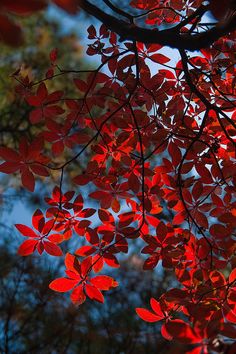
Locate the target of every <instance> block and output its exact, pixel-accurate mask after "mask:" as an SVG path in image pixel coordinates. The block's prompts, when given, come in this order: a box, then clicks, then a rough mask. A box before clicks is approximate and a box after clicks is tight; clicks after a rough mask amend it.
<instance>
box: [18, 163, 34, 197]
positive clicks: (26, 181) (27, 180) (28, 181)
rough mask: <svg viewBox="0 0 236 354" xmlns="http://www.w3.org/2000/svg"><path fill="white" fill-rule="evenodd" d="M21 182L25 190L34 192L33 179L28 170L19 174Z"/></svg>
mask: <svg viewBox="0 0 236 354" xmlns="http://www.w3.org/2000/svg"><path fill="white" fill-rule="evenodd" d="M21 181H22V184H23V186H24V187H25V188H27V189H28V190H29V191H30V192H33V191H34V187H35V179H34V175H33V173H32V172H30V170H29V169H28V168H25V169H24V171H23V172H22V173H21Z"/></svg>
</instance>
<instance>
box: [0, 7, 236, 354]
mask: <svg viewBox="0 0 236 354" xmlns="http://www.w3.org/2000/svg"><path fill="white" fill-rule="evenodd" d="M54 2H55V3H56V4H58V5H60V6H62V7H63V8H64V9H65V10H66V11H68V12H71V13H74V12H76V11H77V10H78V9H80V8H81V9H83V10H85V11H86V12H87V13H89V14H90V15H93V16H95V17H96V18H97V19H99V20H100V21H102V22H103V23H102V25H101V26H100V27H99V28H98V29H96V28H95V27H94V26H93V25H90V26H89V28H88V39H89V41H90V42H89V43H90V44H89V45H88V49H87V55H89V56H96V57H99V58H100V61H101V64H100V65H99V66H98V67H97V68H96V69H89V70H77V69H76V70H75V69H73V70H72V69H69V70H68V69H67V68H61V67H60V65H59V64H58V62H59V60H60V48H59V54H58V51H57V49H53V50H52V51H51V52H50V54H49V58H50V64H49V66H48V69H47V70H46V72H45V76H44V77H43V78H39V79H38V80H37V81H32V80H30V78H29V77H28V76H27V75H23V73H22V72H20V71H19V72H16V73H14V77H15V78H16V80H17V82H18V85H17V88H16V89H17V92H18V94H19V96H20V97H21V99H22V100H24V101H25V102H26V103H27V105H28V106H29V107H30V113H29V122H30V124H31V125H32V126H34V127H40V129H35V130H34V136H33V137H32V136H30V137H29V136H27V135H26V136H24V137H22V139H21V140H20V142H19V146H18V147H17V149H13V148H10V147H7V146H3V147H1V148H0V156H1V158H2V160H3V161H4V162H3V163H2V164H1V165H0V171H1V172H3V173H6V174H12V173H18V174H20V176H21V181H22V185H23V186H24V187H25V188H26V189H28V190H29V191H31V192H33V191H34V189H35V176H42V177H45V178H50V174H51V173H53V175H55V173H56V174H57V177H58V185H57V186H55V187H54V188H53V190H52V194H51V195H50V196H48V197H47V198H46V199H45V203H46V205H47V209H46V210H45V211H41V210H39V209H37V210H36V211H35V212H34V214H33V216H32V227H29V226H26V225H23V224H17V225H16V228H17V229H18V231H19V232H20V233H21V235H22V236H23V237H26V240H25V241H24V242H23V243H22V244H21V246H20V247H19V249H18V252H19V254H21V255H22V256H28V255H30V254H32V253H33V252H38V253H39V254H42V253H43V252H44V251H45V252H46V253H48V254H49V255H51V256H56V257H59V256H62V255H63V254H64V250H66V243H67V241H68V240H69V239H70V238H72V237H73V238H74V239H75V244H76V246H75V249H73V250H71V249H70V250H67V251H69V252H67V253H66V254H65V273H66V275H65V276H64V277H61V278H57V279H54V280H53V281H52V282H51V283H50V285H49V287H50V288H51V289H52V290H55V291H58V292H67V291H71V290H72V292H71V295H70V297H71V300H72V302H73V303H74V304H75V305H81V304H82V303H84V302H85V301H86V300H87V299H88V298H89V299H90V300H95V301H97V302H101V303H103V302H104V292H106V291H108V290H110V289H113V288H115V287H117V286H118V283H117V281H116V280H114V279H113V277H111V276H109V275H106V274H105V273H106V269H107V267H113V268H118V267H119V254H120V253H127V252H128V248H129V246H130V245H131V244H132V240H134V239H140V240H142V243H143V248H142V250H141V253H142V254H143V255H145V256H146V259H145V262H144V265H143V268H144V269H145V270H153V269H154V268H155V267H157V265H158V264H159V263H160V262H162V266H163V267H164V268H167V269H169V270H172V272H173V274H175V277H176V279H177V281H178V283H179V285H178V286H177V287H176V288H172V289H170V290H168V291H167V292H165V293H163V294H162V295H161V296H160V297H159V298H158V299H155V298H151V299H150V305H151V310H149V309H145V308H137V310H136V311H137V314H138V315H139V316H140V317H141V318H142V319H143V320H145V321H148V322H157V321H162V329H161V333H162V335H163V336H164V337H165V338H166V339H168V340H172V339H175V340H177V341H179V342H181V343H184V344H191V345H192V349H190V350H189V351H188V353H194V354H197V353H203V352H204V353H210V352H211V351H212V350H214V351H222V350H226V348H228V347H227V344H225V343H224V339H225V338H228V339H234V338H235V337H236V329H235V323H236V302H235V300H236V270H235V263H236V257H235V251H236V246H235V236H236V234H235V231H236V218H235V216H236V199H235V195H236V188H235V187H236V160H235V141H236V111H235V102H236V100H235V98H236V96H235V95H236V91H235V89H236V88H235V51H236V41H235V39H236V38H235V32H234V31H233V30H234V29H235V27H236V24H235V23H236V14H235V1H228V2H226V3H225V6H226V9H225V11H223V12H222V15H219V11H218V6H221V5H220V2H219V1H216V0H214V1H213V0H212V1H210V3H209V4H205V2H202V1H201V0H195V1H175V0H169V1H156V0H155V1H154V0H150V1H142V0H132V1H131V2H130V5H129V6H130V7H129V11H127V12H126V11H124V10H123V9H121V8H120V7H117V6H115V5H114V4H113V3H112V2H110V1H108V0H104V1H102V2H101V3H102V8H98V7H97V5H93V4H92V3H90V2H89V1H83V0H80V1H76V0H71V1H58V0H55V1H54ZM17 4H18V2H17V1H10V2H9V1H8V2H4V1H3V5H1V6H2V7H1V10H2V15H1V16H3V17H4V16H5V17H4V18H5V19H7V20H8V19H9V18H8V17H7V16H6V15H5V12H4V11H8V12H9V13H12V12H13V13H17V14H25V13H29V12H33V11H35V10H38V9H41V7H42V6H44V4H45V2H44V1H41V0H38V1H35V2H28V1H26V2H25V6H26V7H21V6H19V5H17ZM32 4H34V5H32ZM209 10H211V12H212V14H213V15H214V16H215V17H216V18H217V21H216V22H215V21H211V22H209V19H208V18H207V17H206V13H207V11H209ZM111 11H112V14H111ZM113 13H114V14H115V15H113ZM7 20H6V21H7ZM9 21H10V20H9ZM140 23H141V24H140ZM8 25H9V26H11V25H12V26H14V25H15V24H14V23H12V24H11V22H9V23H8ZM153 26H155V28H154V29H153ZM3 33H7V32H3ZM118 36H121V38H119V37H118ZM2 39H3V40H4V41H5V42H7V43H9V44H13V45H16V44H19V43H20V42H21V38H20V39H19V40H17V41H16V42H14V41H12V40H11V38H8V35H7V34H6V35H5V37H4V36H3V38H2ZM166 46H168V47H173V48H175V49H177V51H178V54H177V55H178V58H177V57H176V56H173V57H172V53H171V54H167V53H170V52H169V51H168V52H166V51H165V50H164V49H165V47H166ZM196 49H197V50H198V52H191V51H193V50H196ZM55 80H65V81H66V83H67V84H68V81H69V80H70V83H71V85H74V86H73V87H74V88H75V89H76V91H75V92H77V93H76V94H74V95H70V94H69V93H68V92H67V91H66V90H64V89H63V88H60V90H55V89H54V90H53V89H52V88H51V85H50V83H51V82H54V81H55ZM63 82H64V81H63ZM73 92H74V91H73ZM45 149H46V150H45ZM78 163H79V166H80V167H79V168H80V169H82V171H81V172H79V173H78V172H77V171H78ZM68 171H70V174H68ZM71 171H72V172H71ZM71 175H72V177H73V183H74V186H75V187H74V190H69V191H68V190H64V189H65V188H64V185H65V183H64V182H65V181H66V180H67V179H68V178H70V177H71ZM87 194H88V195H87ZM85 196H86V202H85V203H84V198H83V197H85ZM163 210H167V211H168V221H166V220H165V219H164V218H163ZM80 239H83V240H85V244H84V245H82V246H81V244H80V245H79V246H77V244H78V243H80V242H79V241H80ZM61 245H65V246H61ZM62 247H63V248H62ZM228 349H229V348H228ZM229 350H231V351H232V353H233V352H234V350H235V345H233V344H232V345H231V347H230V349H229Z"/></svg>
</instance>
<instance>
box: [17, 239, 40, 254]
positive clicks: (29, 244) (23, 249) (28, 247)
mask: <svg viewBox="0 0 236 354" xmlns="http://www.w3.org/2000/svg"><path fill="white" fill-rule="evenodd" d="M37 244H38V240H26V241H24V242H23V243H22V244H21V245H20V247H19V248H18V253H19V254H20V255H21V256H28V255H30V254H32V253H33V252H34V251H35V249H36V246H37Z"/></svg>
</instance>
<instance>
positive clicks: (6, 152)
mask: <svg viewBox="0 0 236 354" xmlns="http://www.w3.org/2000/svg"><path fill="white" fill-rule="evenodd" d="M0 156H1V157H2V158H3V159H4V160H6V161H15V162H17V161H18V162H19V161H20V155H19V154H18V152H16V151H15V150H13V149H10V148H8V147H0Z"/></svg>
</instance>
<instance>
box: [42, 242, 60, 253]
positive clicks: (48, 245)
mask: <svg viewBox="0 0 236 354" xmlns="http://www.w3.org/2000/svg"><path fill="white" fill-rule="evenodd" d="M43 244H44V249H45V251H46V252H47V253H48V254H50V255H51V256H57V257H60V256H62V255H63V253H62V250H61V249H60V247H59V246H57V245H56V244H55V243H52V242H49V241H44V242H43Z"/></svg>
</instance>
